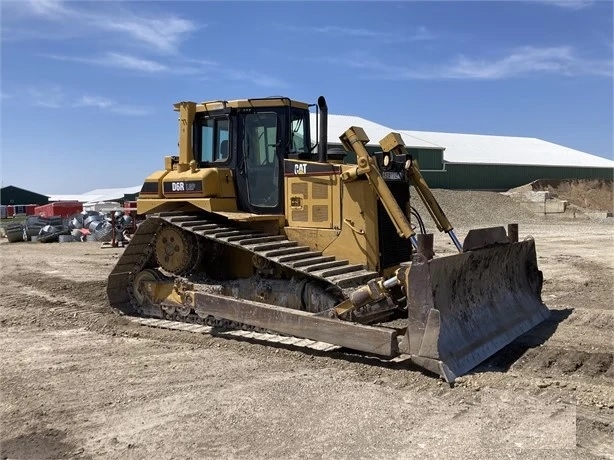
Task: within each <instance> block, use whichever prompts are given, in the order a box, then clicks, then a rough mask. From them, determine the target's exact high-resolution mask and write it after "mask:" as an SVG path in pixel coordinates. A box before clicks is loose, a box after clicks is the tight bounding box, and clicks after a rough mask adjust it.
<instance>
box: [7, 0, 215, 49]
mask: <svg viewBox="0 0 614 460" xmlns="http://www.w3.org/2000/svg"><path fill="white" fill-rule="evenodd" d="M9 3H15V4H17V6H18V7H17V8H15V6H13V8H12V10H18V11H17V12H16V13H14V14H17V17H18V18H23V17H28V16H29V17H33V18H36V19H40V20H43V21H47V22H49V23H51V24H55V25H56V26H57V33H59V34H61V35H62V34H66V31H65V29H69V30H71V31H73V32H76V31H79V33H80V34H81V35H88V34H92V33H94V32H107V33H108V32H115V33H116V34H117V35H118V36H120V37H123V38H124V39H126V38H128V39H131V40H133V41H134V42H136V43H140V44H142V45H145V46H147V47H148V49H150V50H152V51H157V52H163V53H176V52H178V48H179V45H180V44H181V42H182V41H184V40H185V39H187V38H188V36H189V35H190V34H191V33H192V32H195V31H196V30H198V29H199V28H202V27H205V26H204V25H197V24H196V23H194V22H193V21H191V20H189V19H185V18H181V17H178V16H176V15H174V14H169V13H159V14H157V15H147V16H146V15H143V14H137V13H136V12H134V11H132V10H128V9H126V8H124V7H123V6H118V5H119V2H91V1H81V2H65V1H62V0H19V1H16V2H9ZM137 4H138V3H137ZM86 5H87V6H86ZM101 5H104V6H101ZM109 5H112V7H109ZM11 12H12V11H11ZM106 38H108V37H106Z"/></svg>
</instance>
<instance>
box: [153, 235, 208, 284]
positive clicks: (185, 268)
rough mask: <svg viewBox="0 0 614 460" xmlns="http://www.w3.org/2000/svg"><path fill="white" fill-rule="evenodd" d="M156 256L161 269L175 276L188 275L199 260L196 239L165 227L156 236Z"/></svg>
mask: <svg viewBox="0 0 614 460" xmlns="http://www.w3.org/2000/svg"><path fill="white" fill-rule="evenodd" d="M154 254H155V257H156V260H157V262H158V264H159V265H160V267H161V268H162V269H163V270H165V271H167V272H169V273H172V274H175V275H184V274H186V273H188V272H189V271H190V270H191V269H192V268H193V267H194V265H195V263H196V259H197V258H198V255H199V251H198V244H197V241H196V238H195V236H194V235H192V234H191V233H188V232H186V231H184V230H182V229H180V228H177V227H174V226H172V225H166V226H163V227H162V228H161V229H160V230H159V231H158V232H157V234H156V241H155V244H154Z"/></svg>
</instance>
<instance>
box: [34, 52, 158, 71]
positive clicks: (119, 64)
mask: <svg viewBox="0 0 614 460" xmlns="http://www.w3.org/2000/svg"><path fill="white" fill-rule="evenodd" d="M46 57H48V58H51V59H56V60H59V61H69V62H79V63H82V64H90V65H97V66H102V67H113V68H118V69H127V70H138V71H141V72H149V73H157V72H166V71H169V67H168V66H167V65H165V64H163V63H161V62H158V61H154V60H151V59H145V58H140V57H136V56H131V55H129V54H124V53H116V52H108V53H105V54H103V55H101V56H97V57H79V56H66V55H58V54H50V55H46Z"/></svg>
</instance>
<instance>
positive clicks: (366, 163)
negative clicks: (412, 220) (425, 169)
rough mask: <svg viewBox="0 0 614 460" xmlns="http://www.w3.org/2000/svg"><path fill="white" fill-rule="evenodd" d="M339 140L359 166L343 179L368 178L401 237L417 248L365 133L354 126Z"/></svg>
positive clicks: (406, 221)
mask: <svg viewBox="0 0 614 460" xmlns="http://www.w3.org/2000/svg"><path fill="white" fill-rule="evenodd" d="M339 139H341V143H342V144H343V146H344V147H345V148H346V149H347V150H348V151H351V152H354V153H355V154H356V160H357V164H358V166H356V167H354V168H353V169H351V170H349V171H346V172H344V173H343V174H342V175H341V179H342V180H344V181H346V182H347V181H352V180H355V179H356V178H358V177H359V176H363V175H365V176H367V178H368V179H369V183H370V184H371V185H372V186H373V188H374V189H375V192H376V193H377V195H378V196H379V198H380V200H381V202H382V205H383V206H384V208H385V209H386V212H387V213H388V215H389V216H390V219H391V220H392V222H393V223H394V226H395V227H396V230H397V233H398V234H399V236H401V237H403V238H408V239H409V240H410V241H411V244H412V246H413V247H414V248H417V247H418V241H417V240H416V234H415V232H414V231H413V230H412V228H411V225H410V224H409V222H408V220H407V217H405V214H404V213H403V211H402V210H401V208H400V207H399V205H398V203H397V202H396V200H395V199H394V196H393V195H392V192H391V191H390V189H389V188H388V186H387V185H386V182H385V181H384V178H383V177H382V175H381V174H380V172H379V169H378V167H377V164H376V162H375V160H373V158H372V157H371V155H369V152H368V151H367V149H366V148H365V144H367V143H368V142H369V138H368V137H367V134H366V133H365V131H364V130H363V129H362V128H360V127H357V126H352V127H351V128H349V129H348V130H347V131H346V132H345V133H343V134H342V135H341V136H340V137H339Z"/></svg>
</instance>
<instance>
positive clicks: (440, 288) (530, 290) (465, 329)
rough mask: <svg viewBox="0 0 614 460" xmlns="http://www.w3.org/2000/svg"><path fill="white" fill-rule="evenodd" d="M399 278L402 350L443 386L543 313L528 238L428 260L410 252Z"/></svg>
mask: <svg viewBox="0 0 614 460" xmlns="http://www.w3.org/2000/svg"><path fill="white" fill-rule="evenodd" d="M406 276H407V280H406V283H407V284H406V286H407V287H408V296H407V298H408V311H409V312H408V314H409V322H408V328H407V332H406V337H405V340H404V342H405V343H404V348H405V350H404V351H408V352H409V354H410V355H411V359H412V360H413V361H414V362H415V363H416V364H418V365H419V366H421V367H424V368H426V369H428V370H430V371H432V372H435V373H438V374H439V375H441V376H442V377H443V378H444V379H445V380H446V381H448V382H453V381H454V379H455V378H456V377H457V376H460V375H462V374H465V373H467V372H468V371H470V370H471V369H473V368H474V367H475V366H477V365H478V364H480V363H481V362H482V361H484V360H485V359H486V358H488V357H489V356H491V355H493V354H494V353H496V352H497V351H498V350H500V349H501V348H503V347H505V346H506V345H508V344H509V343H510V342H512V341H513V340H514V339H516V338H517V337H518V336H520V335H522V334H524V333H525V332H527V331H528V330H530V329H531V328H533V327H534V326H536V325H537V324H539V323H540V322H542V321H543V320H545V319H546V318H547V317H548V315H549V310H548V309H547V308H546V306H545V305H544V304H543V303H542V300H541V287H542V279H543V278H542V273H541V272H540V271H539V269H538V267H537V256H536V253H535V243H534V241H533V240H528V241H522V242H516V243H504V244H495V245H494V246H490V247H485V248H482V249H474V250H469V251H466V252H463V253H461V254H458V255H453V256H449V257H442V258H438V259H432V260H427V259H426V258H425V257H424V256H422V255H420V254H418V255H416V256H415V258H414V260H413V262H412V264H411V268H410V270H408V273H407V275H406ZM407 348H408V349H407Z"/></svg>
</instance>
